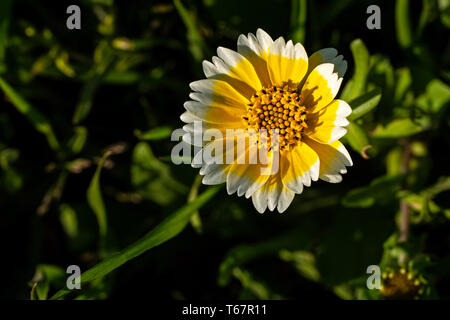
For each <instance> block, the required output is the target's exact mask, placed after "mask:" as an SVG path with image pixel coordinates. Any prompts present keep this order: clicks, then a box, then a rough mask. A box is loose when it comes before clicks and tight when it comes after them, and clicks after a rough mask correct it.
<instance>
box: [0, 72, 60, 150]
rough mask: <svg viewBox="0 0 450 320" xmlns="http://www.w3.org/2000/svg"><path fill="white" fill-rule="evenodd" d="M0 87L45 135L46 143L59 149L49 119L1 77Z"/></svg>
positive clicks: (54, 148)
mask: <svg viewBox="0 0 450 320" xmlns="http://www.w3.org/2000/svg"><path fill="white" fill-rule="evenodd" d="M0 87H1V88H2V90H3V91H4V92H5V94H6V95H7V96H8V98H9V100H10V101H11V102H12V104H13V105H14V106H15V107H16V109H17V110H18V111H19V112H20V113H22V114H23V115H24V116H25V117H27V119H28V120H29V121H30V122H31V123H32V124H33V126H34V127H35V129H36V130H37V131H39V132H41V133H43V134H44V135H45V136H46V137H47V141H48V144H49V145H50V147H51V148H52V149H53V150H58V149H59V143H58V140H57V139H56V136H55V134H54V133H53V129H52V126H51V124H50V121H49V120H48V119H47V117H46V116H44V115H43V114H42V113H41V112H40V111H39V110H38V109H36V108H35V107H34V106H32V105H31V104H30V103H28V102H27V101H26V100H25V99H24V98H23V97H22V96H21V95H20V94H19V93H18V92H16V91H15V90H14V89H13V88H12V87H11V86H10V85H9V84H8V83H7V82H6V81H5V80H3V78H1V77H0Z"/></svg>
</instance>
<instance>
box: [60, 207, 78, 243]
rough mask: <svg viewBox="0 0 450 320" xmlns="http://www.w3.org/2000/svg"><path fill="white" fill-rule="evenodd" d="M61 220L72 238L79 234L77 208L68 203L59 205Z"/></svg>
mask: <svg viewBox="0 0 450 320" xmlns="http://www.w3.org/2000/svg"><path fill="white" fill-rule="evenodd" d="M59 211H60V216H59V220H60V222H61V224H62V226H63V228H64V231H65V232H66V234H67V235H68V236H69V237H70V238H75V237H76V236H77V235H78V219H77V213H76V212H75V210H74V209H73V208H72V207H71V206H69V205H68V204H65V203H63V204H61V206H60V207H59Z"/></svg>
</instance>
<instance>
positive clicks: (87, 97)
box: [72, 40, 114, 124]
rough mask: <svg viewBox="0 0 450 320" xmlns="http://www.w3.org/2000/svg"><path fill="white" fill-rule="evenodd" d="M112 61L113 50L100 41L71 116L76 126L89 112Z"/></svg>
mask: <svg viewBox="0 0 450 320" xmlns="http://www.w3.org/2000/svg"><path fill="white" fill-rule="evenodd" d="M113 61H114V55H113V49H112V48H111V47H110V46H109V45H108V42H107V41H106V40H102V41H101V42H100V43H99V45H98V46H97V48H96V49H95V52H94V65H93V66H92V68H91V70H90V71H89V76H88V79H87V81H86V82H85V83H84V85H83V87H82V88H81V93H80V97H79V101H78V104H77V106H76V108H75V112H74V114H73V118H72V122H73V123H74V124H78V123H80V122H81V121H83V120H84V119H85V118H86V117H87V116H88V115H89V113H90V112H91V108H92V104H93V101H94V96H95V93H96V92H97V90H98V88H99V86H100V85H101V83H102V81H103V79H104V77H105V76H106V75H107V73H108V71H109V70H110V69H111V67H112V65H113Z"/></svg>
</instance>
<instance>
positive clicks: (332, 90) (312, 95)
mask: <svg viewBox="0 0 450 320" xmlns="http://www.w3.org/2000/svg"><path fill="white" fill-rule="evenodd" d="M333 69H334V65H333V64H331V63H323V64H321V65H319V66H317V67H316V68H314V70H313V71H312V72H311V73H310V74H309V76H308V78H307V79H306V82H305V84H304V85H303V87H302V90H301V93H300V103H301V104H303V105H306V106H307V107H308V108H309V109H311V110H316V109H321V108H323V107H325V106H327V105H328V104H329V103H330V102H331V101H332V100H333V99H334V97H335V96H336V94H337V93H338V91H339V87H340V86H341V82H342V78H340V79H338V75H337V73H333Z"/></svg>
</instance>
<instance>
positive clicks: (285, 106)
mask: <svg viewBox="0 0 450 320" xmlns="http://www.w3.org/2000/svg"><path fill="white" fill-rule="evenodd" d="M299 101H300V95H299V93H298V90H297V88H296V87H295V88H292V87H291V86H289V84H283V85H282V86H272V87H267V88H263V89H261V90H259V91H256V92H255V94H254V95H253V96H252V97H251V98H250V103H249V104H248V106H247V114H246V115H245V116H243V119H244V120H245V121H246V123H247V128H248V129H253V130H255V131H256V132H257V133H258V134H259V133H260V132H261V131H260V130H267V137H268V140H267V141H268V148H269V149H270V148H271V147H273V146H274V143H276V141H271V140H273V139H271V138H273V137H272V130H274V131H275V132H276V133H277V134H278V142H279V149H280V151H283V150H285V149H289V148H291V147H293V146H295V145H297V144H299V143H300V141H301V139H302V134H303V131H304V129H305V128H307V127H308V125H307V110H306V107H305V106H302V105H300V102H299Z"/></svg>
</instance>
